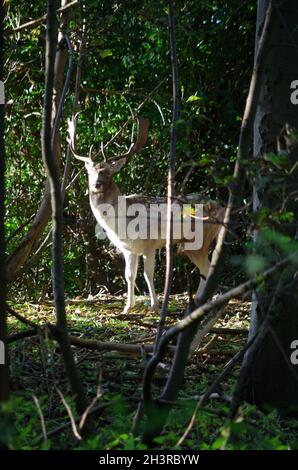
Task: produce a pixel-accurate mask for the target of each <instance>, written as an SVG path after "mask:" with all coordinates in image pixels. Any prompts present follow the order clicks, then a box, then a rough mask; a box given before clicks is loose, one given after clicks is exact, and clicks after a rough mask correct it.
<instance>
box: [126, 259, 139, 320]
mask: <svg viewBox="0 0 298 470" xmlns="http://www.w3.org/2000/svg"><path fill="white" fill-rule="evenodd" d="M124 258H125V279H126V282H127V302H126V306H125V309H124V313H127V312H128V311H129V309H130V308H132V307H134V305H135V280H136V275H137V270H138V262H139V256H138V255H135V254H133V253H130V252H129V251H126V252H124Z"/></svg>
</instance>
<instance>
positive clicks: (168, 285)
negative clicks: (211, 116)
mask: <svg viewBox="0 0 298 470" xmlns="http://www.w3.org/2000/svg"><path fill="white" fill-rule="evenodd" d="M168 5H169V14H168V21H169V34H170V46H171V63H172V80H173V112H172V129H171V146H170V154H169V169H168V190H167V234H166V278H165V288H164V299H163V303H162V308H161V312H160V320H159V323H158V328H157V333H156V342H155V347H156V348H157V347H158V343H159V340H160V338H161V335H162V332H163V330H164V326H165V319H166V315H167V312H168V304H169V298H170V294H171V289H172V281H173V214H172V200H173V191H174V181H175V171H176V143H177V121H178V117H179V89H178V64H177V50H176V33H175V20H174V5H173V2H172V0H169V2H168Z"/></svg>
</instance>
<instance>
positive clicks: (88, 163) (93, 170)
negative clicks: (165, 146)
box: [68, 115, 149, 197]
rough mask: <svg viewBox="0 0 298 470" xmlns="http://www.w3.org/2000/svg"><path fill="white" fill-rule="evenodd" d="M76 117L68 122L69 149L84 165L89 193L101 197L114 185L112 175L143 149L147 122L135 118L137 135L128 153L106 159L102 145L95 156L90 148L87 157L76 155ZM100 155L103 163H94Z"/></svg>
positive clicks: (146, 120) (138, 117)
mask: <svg viewBox="0 0 298 470" xmlns="http://www.w3.org/2000/svg"><path fill="white" fill-rule="evenodd" d="M76 117H77V115H76V116H75V117H73V119H72V120H69V121H68V133H69V138H68V142H69V145H70V149H71V151H72V153H73V155H74V157H75V158H76V159H77V160H80V161H83V162H84V163H85V167H86V170H87V173H88V183H89V191H90V193H91V194H94V195H98V196H100V195H102V197H103V196H104V194H106V193H107V191H108V190H109V188H111V186H112V185H113V184H114V180H113V177H114V175H115V174H116V173H118V172H119V171H120V170H121V168H122V167H123V166H124V165H125V164H126V162H127V161H128V159H129V158H130V157H132V156H133V155H135V154H136V153H138V152H140V150H141V149H142V148H143V147H144V145H145V143H146V140H147V137H148V129H149V120H148V119H145V118H142V117H140V116H137V117H136V118H137V120H138V122H139V134H138V137H137V140H136V142H135V143H132V144H131V145H130V148H129V150H128V152H126V153H125V154H122V155H116V156H113V157H110V158H109V159H107V158H106V156H105V153H104V147H103V145H102V146H101V150H100V151H99V152H97V154H96V155H95V156H93V155H92V146H91V147H90V148H89V152H88V157H86V156H82V155H79V154H77V152H76V149H75V140H76V139H75V137H76V136H75V129H76ZM100 154H101V155H102V156H103V159H104V161H101V162H98V163H96V162H95V158H96V157H97V156H98V155H100Z"/></svg>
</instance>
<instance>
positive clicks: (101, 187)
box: [68, 116, 223, 312]
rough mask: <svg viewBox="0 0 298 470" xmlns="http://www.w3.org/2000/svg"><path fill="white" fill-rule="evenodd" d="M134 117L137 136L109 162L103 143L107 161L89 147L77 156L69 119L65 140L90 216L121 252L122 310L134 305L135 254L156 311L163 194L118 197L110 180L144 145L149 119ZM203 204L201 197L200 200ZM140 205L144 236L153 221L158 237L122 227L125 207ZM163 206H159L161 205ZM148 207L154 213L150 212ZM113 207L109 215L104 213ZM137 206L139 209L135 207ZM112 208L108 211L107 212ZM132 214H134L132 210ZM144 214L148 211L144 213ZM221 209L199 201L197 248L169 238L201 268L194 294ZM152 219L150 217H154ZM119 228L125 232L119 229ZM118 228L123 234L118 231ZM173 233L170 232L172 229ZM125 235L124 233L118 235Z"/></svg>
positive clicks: (127, 217) (128, 215)
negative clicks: (81, 171)
mask: <svg viewBox="0 0 298 470" xmlns="http://www.w3.org/2000/svg"><path fill="white" fill-rule="evenodd" d="M137 118H138V121H139V134H138V137H137V140H136V142H135V144H132V145H131V146H130V149H129V151H128V152H127V153H126V154H124V155H117V156H114V157H112V158H109V159H108V160H107V159H106V158H105V155H104V151H103V147H102V151H101V153H102V154H103V156H104V159H105V160H106V161H102V162H100V163H95V162H94V161H93V159H92V153H91V148H90V150H89V156H88V157H87V156H82V155H78V154H77V152H76V148H75V147H76V146H75V121H74V119H73V120H72V121H69V127H68V132H69V139H68V142H69V144H70V148H71V151H72V153H73V155H74V156H75V158H77V159H78V160H80V161H83V162H84V163H85V167H86V170H87V173H88V186H89V200H90V206H91V209H92V211H93V214H94V216H95V218H96V220H97V222H98V224H99V225H100V226H101V227H102V228H103V229H104V231H105V232H106V234H107V236H108V238H109V239H110V241H111V242H112V243H113V244H114V245H115V246H116V247H117V248H118V249H119V250H120V251H121V252H122V253H123V255H124V258H125V278H126V282H127V303H126V306H125V310H124V311H125V312H127V311H128V310H129V309H130V308H132V307H133V306H134V305H135V294H134V289H135V279H136V274H137V269H138V261H139V257H140V256H141V255H142V256H143V260H144V277H145V280H146V282H147V285H148V289H149V294H150V301H151V308H152V310H157V309H158V298H157V295H156V292H155V288H154V282H153V278H154V266H155V251H156V250H157V249H159V248H162V247H164V246H165V245H166V236H165V234H166V230H165V227H166V223H167V222H166V219H167V217H166V198H162V197H158V198H157V197H148V196H143V195H123V194H122V193H121V191H120V189H119V187H118V186H117V184H116V183H115V181H114V175H115V174H117V173H118V172H119V171H120V170H121V168H122V167H123V166H124V165H125V163H126V162H127V160H128V158H130V157H132V156H133V155H135V154H136V153H138V152H139V151H140V150H141V149H142V148H143V147H144V145H145V143H146V140H147V136H148V128H149V121H148V120H147V119H144V118H141V117H139V116H138V117H137ZM176 202H177V203H178V205H180V207H181V210H183V209H182V205H183V204H188V206H189V205H191V207H193V205H194V203H196V204H200V200H199V199H198V198H197V197H194V195H188V196H183V197H181V198H177V200H176ZM201 202H202V201H201ZM135 206H137V207H140V208H142V207H144V208H145V209H146V210H147V209H149V206H150V211H149V212H146V214H145V215H144V216H143V218H142V220H141V221H142V222H143V232H144V233H147V234H148V231H147V228H148V226H150V224H151V223H152V224H153V225H154V223H155V224H157V236H155V237H151V238H150V236H149V237H148V236H147V237H142V236H128V235H127V230H126V229H127V227H128V224H129V223H130V222H131V221H132V220H133V217H132V211H130V209H132V208H134V207H135ZM161 206H162V210H160V207H161ZM152 207H153V211H152V210H151V209H152ZM109 209H112V214H111V213H109ZM140 210H141V209H140ZM110 212H111V211H110ZM134 213H135V212H134ZM148 213H149V215H148ZM222 216H223V208H222V207H221V206H219V205H218V204H217V203H215V202H213V201H209V202H208V203H206V204H204V205H203V211H201V212H200V217H201V219H203V224H202V226H201V235H202V244H201V246H200V248H199V249H189V241H190V240H189V239H186V238H185V237H184V236H182V235H181V236H178V237H174V239H173V243H174V244H179V245H180V246H179V251H180V252H183V254H185V255H186V256H188V258H189V259H190V260H191V261H192V262H193V263H194V264H195V265H196V266H197V267H198V268H199V270H200V276H201V280H200V284H199V288H198V291H197V294H196V295H197V296H199V295H200V293H201V292H202V290H203V288H204V284H205V280H206V276H207V274H208V270H209V265H210V262H209V257H208V252H209V248H210V245H211V243H212V241H213V240H214V239H215V238H216V237H217V234H218V232H219V229H220V223H221V221H222ZM188 217H192V219H193V220H195V219H196V217H198V218H199V216H198V214H197V213H192V214H188ZM153 218H154V220H153ZM123 229H124V230H123ZM120 232H122V234H120ZM174 232H175V230H174ZM123 234H124V235H123Z"/></svg>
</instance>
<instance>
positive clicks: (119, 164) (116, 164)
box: [111, 158, 126, 174]
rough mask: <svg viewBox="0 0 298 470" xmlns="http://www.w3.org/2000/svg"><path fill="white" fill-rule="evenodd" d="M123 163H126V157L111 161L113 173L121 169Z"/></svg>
mask: <svg viewBox="0 0 298 470" xmlns="http://www.w3.org/2000/svg"><path fill="white" fill-rule="evenodd" d="M125 163H126V158H121V159H120V160H118V161H116V162H113V163H112V164H111V168H112V171H113V174H116V173H118V172H119V171H120V170H121V168H122V167H123V166H124V165H125Z"/></svg>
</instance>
